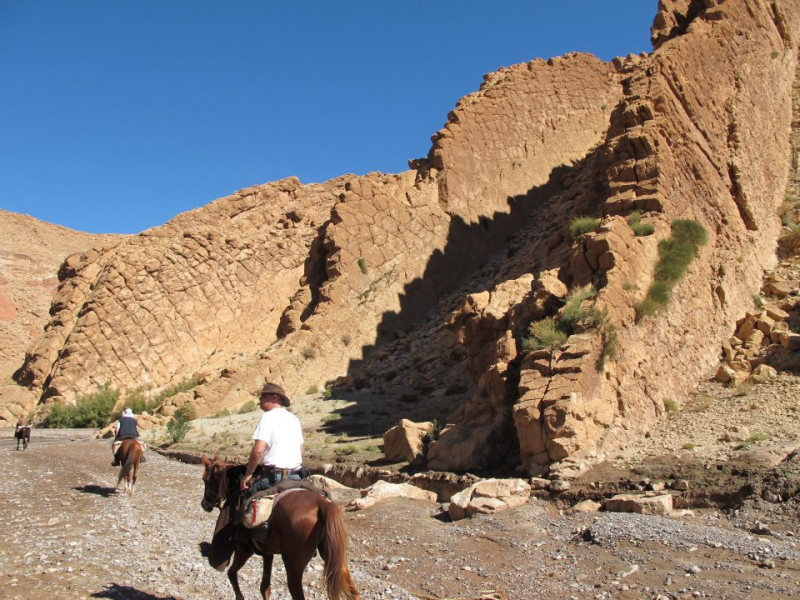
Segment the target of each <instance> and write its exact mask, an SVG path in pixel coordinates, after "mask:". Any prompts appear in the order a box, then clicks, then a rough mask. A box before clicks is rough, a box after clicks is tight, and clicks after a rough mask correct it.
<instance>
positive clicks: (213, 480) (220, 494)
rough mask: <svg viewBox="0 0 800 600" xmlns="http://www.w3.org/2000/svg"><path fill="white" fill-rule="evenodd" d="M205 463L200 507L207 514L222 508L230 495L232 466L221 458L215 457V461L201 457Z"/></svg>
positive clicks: (204, 456)
mask: <svg viewBox="0 0 800 600" xmlns="http://www.w3.org/2000/svg"><path fill="white" fill-rule="evenodd" d="M201 460H202V461H203V467H204V471H203V485H204V490H203V499H202V500H201V501H200V506H202V507H203V510H204V511H206V512H211V511H212V510H214V507H215V506H216V507H217V508H220V507H221V506H222V503H223V502H224V501H225V499H226V498H227V495H228V477H227V475H228V473H227V471H228V467H229V466H230V465H228V464H226V463H224V462H223V461H222V460H220V458H219V456H217V455H215V456H214V459H213V460H211V459H208V458H206V455H205V454H203V455H202V457H201Z"/></svg>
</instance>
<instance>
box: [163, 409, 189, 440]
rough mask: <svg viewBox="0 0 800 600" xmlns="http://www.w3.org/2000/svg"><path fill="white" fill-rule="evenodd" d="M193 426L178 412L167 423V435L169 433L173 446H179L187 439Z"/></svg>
mask: <svg viewBox="0 0 800 600" xmlns="http://www.w3.org/2000/svg"><path fill="white" fill-rule="evenodd" d="M191 427H192V426H191V424H190V423H189V421H188V419H187V418H186V417H184V416H183V414H182V413H180V412H176V413H175V415H174V416H173V417H172V418H171V419H170V420H169V423H167V433H169V436H170V438H171V439H172V443H173V444H177V443H178V442H180V441H182V440H183V438H185V437H186V434H187V433H189V429H191Z"/></svg>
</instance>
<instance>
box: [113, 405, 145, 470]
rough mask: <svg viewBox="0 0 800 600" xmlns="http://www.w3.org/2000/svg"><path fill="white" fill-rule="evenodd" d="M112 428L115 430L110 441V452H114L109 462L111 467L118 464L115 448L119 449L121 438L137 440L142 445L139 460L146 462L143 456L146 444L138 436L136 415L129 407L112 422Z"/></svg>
mask: <svg viewBox="0 0 800 600" xmlns="http://www.w3.org/2000/svg"><path fill="white" fill-rule="evenodd" d="M113 430H114V431H115V435H114V441H113V442H112V443H111V452H112V453H113V454H114V462H112V463H111V466H112V467H118V466H120V462H119V457H118V456H117V450H118V449H119V447H120V445H121V444H122V442H123V440H131V439H133V440H136V441H137V442H139V445H140V446H141V447H142V459H141V462H147V461H146V460H145V458H144V450H145V447H146V446H145V444H144V443H143V442H142V441H141V439H140V437H139V429H138V427H137V422H136V417H135V416H134V414H133V410H131V409H130V408H126V409H125V410H123V411H122V416H121V417H120V418H119V421H117V422H116V423H115V424H114V427H113Z"/></svg>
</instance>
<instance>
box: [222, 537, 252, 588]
mask: <svg viewBox="0 0 800 600" xmlns="http://www.w3.org/2000/svg"><path fill="white" fill-rule="evenodd" d="M251 556H253V552H252V550H247V549H246V548H245V547H244V546H236V551H235V552H234V553H233V561H232V562H231V567H230V568H229V569H228V581H230V582H231V585H232V586H233V593H234V594H235V595H236V600H244V595H243V594H242V590H241V588H240V587H239V569H241V568H242V567H243V566H244V563H246V562H247V560H248V559H249V558H250V557H251Z"/></svg>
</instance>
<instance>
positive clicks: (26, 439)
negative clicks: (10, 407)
mask: <svg viewBox="0 0 800 600" xmlns="http://www.w3.org/2000/svg"><path fill="white" fill-rule="evenodd" d="M14 437H15V438H17V450H19V443H20V442H22V449H23V450H27V449H28V444H30V443H31V428H30V427H28V426H27V425H17V428H16V429H15V430H14Z"/></svg>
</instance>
